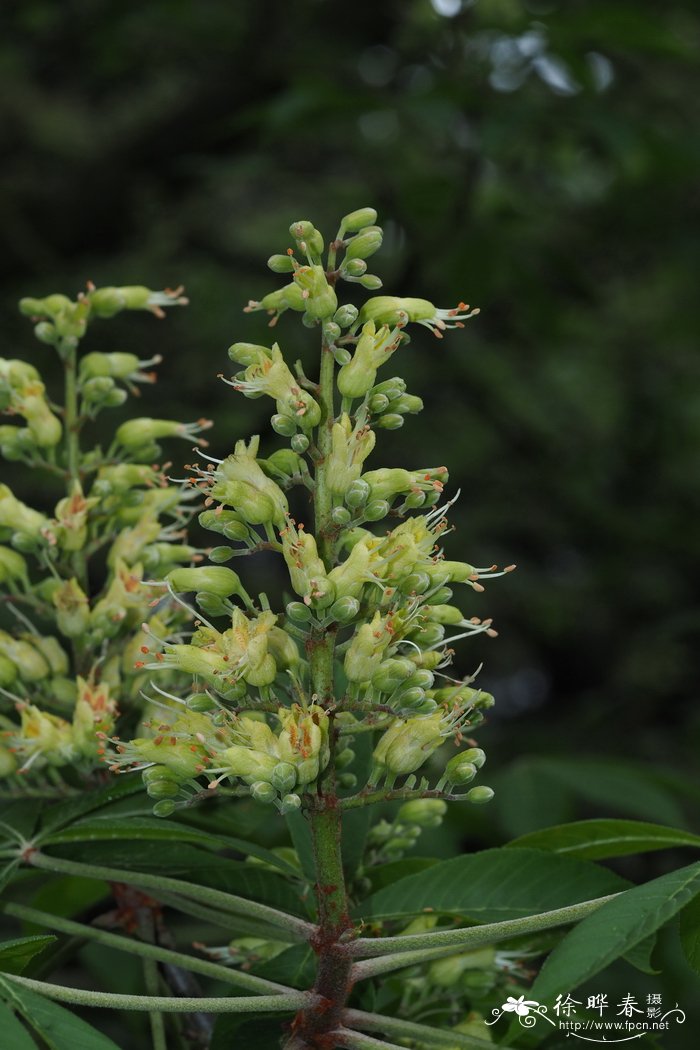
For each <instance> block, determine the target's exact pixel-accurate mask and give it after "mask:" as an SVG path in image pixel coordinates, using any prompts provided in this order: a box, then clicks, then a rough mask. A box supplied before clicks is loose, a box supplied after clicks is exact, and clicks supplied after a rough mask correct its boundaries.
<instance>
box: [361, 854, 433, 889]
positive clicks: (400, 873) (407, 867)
mask: <svg viewBox="0 0 700 1050" xmlns="http://www.w3.org/2000/svg"><path fill="white" fill-rule="evenodd" d="M439 863H440V862H439V861H438V860H437V859H436V858H435V857H404V859H403V860H392V861H390V862H389V863H388V864H376V865H375V866H374V867H372V868H368V869H367V872H366V875H367V878H368V879H371V881H372V891H373V892H374V893H376V892H377V890H381V889H383V888H384V886H391V885H392V883H394V882H398V880H399V879H405V878H406V876H407V875H415V874H416V872H419V871H427V870H428V868H433V867H435V865H436V864H439Z"/></svg>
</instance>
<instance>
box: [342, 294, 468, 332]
mask: <svg viewBox="0 0 700 1050" xmlns="http://www.w3.org/2000/svg"><path fill="white" fill-rule="evenodd" d="M468 311H469V307H468V306H466V305H465V304H464V303H460V304H459V306H457V307H455V309H453V310H441V309H438V308H437V307H435V306H434V305H433V304H432V303H431V302H429V301H428V300H427V299H412V298H408V299H400V298H398V297H397V296H393V295H378V296H375V297H374V298H373V299H370V300H368V302H366V303H365V304H364V306H363V307H362V310H361V311H360V318H359V319H360V321H361V322H365V321H376V322H377V323H378V324H389V325H396V324H400V325H405V324H407V323H408V322H409V321H416V322H418V323H419V324H422V325H424V326H425V327H426V328H429V329H430V330H431V331H432V332H433V333H434V334H435V335H438V336H440V337H441V336H442V332H443V331H444V329H445V328H462V327H463V324H462V322H463V321H465V320H466V319H467V318H468V317H472V316H474V314H476V313H478V310H472V311H471V312H468Z"/></svg>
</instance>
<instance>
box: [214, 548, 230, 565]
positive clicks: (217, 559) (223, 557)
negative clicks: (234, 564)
mask: <svg viewBox="0 0 700 1050" xmlns="http://www.w3.org/2000/svg"><path fill="white" fill-rule="evenodd" d="M233 555H234V550H233V547H228V546H226V545H224V546H221V547H212V549H211V550H210V551H209V561H213V562H214V564H215V565H223V564H224V562H227V561H231V558H232V557H233Z"/></svg>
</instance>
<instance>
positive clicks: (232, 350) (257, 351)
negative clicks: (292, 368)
mask: <svg viewBox="0 0 700 1050" xmlns="http://www.w3.org/2000/svg"><path fill="white" fill-rule="evenodd" d="M270 354H271V351H270V350H269V349H268V347H266V346H259V345H258V344H257V343H234V344H233V346H230V347H229V348H228V356H229V357H230V358H231V360H232V361H235V362H236V364H238V365H243V367H244V368H248V367H249V366H250V365H257V366H258V367H261V366H263V365H264V364H265V362H267V361H270V360H271V356H270Z"/></svg>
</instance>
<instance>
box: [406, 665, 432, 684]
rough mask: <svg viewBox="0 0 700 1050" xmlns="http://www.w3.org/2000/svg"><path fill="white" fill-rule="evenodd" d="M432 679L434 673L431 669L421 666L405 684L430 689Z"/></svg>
mask: <svg viewBox="0 0 700 1050" xmlns="http://www.w3.org/2000/svg"><path fill="white" fill-rule="evenodd" d="M434 681H435V675H434V674H433V673H432V671H429V670H428V669H427V668H425V667H423V668H419V669H418V670H417V671H415V672H414V673H413V674H412V675H411V677H410V678H409V679H408V682H407V683H406V684H407V685H409V686H411V687H419V688H420V689H430V688H431V687H432V685H433V682H434Z"/></svg>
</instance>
